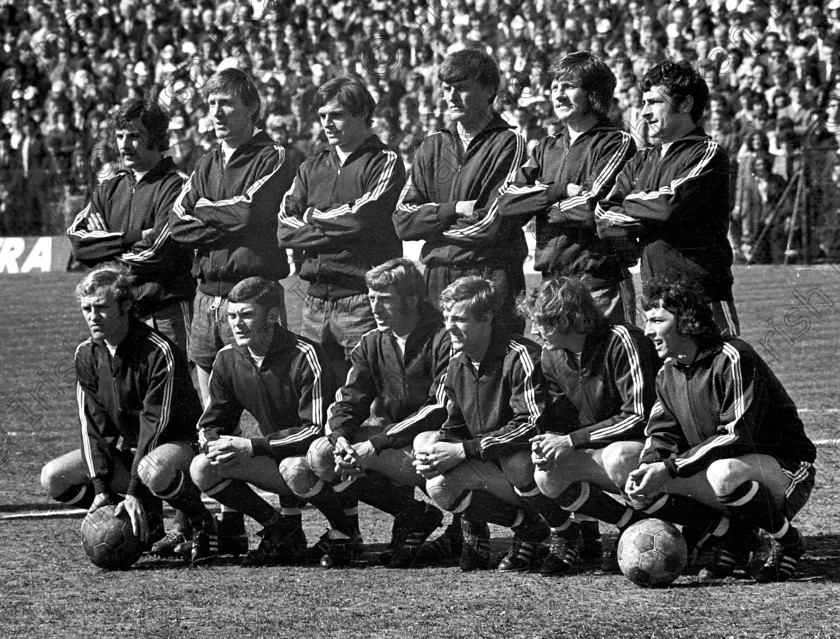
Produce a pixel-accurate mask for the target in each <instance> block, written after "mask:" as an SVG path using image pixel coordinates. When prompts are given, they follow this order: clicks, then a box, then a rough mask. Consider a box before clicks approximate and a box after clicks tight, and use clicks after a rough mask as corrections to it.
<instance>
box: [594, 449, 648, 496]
mask: <svg viewBox="0 0 840 639" xmlns="http://www.w3.org/2000/svg"><path fill="white" fill-rule="evenodd" d="M642 447H643V446H642V444H641V443H639V442H617V443H615V444H610V445H609V446H607V447H606V448H605V449H604V451H603V453H601V461H602V462H603V464H604V471H605V472H606V473H607V475H609V478H610V479H611V480H612V481H613V483H615V485H616V486H620V487H623V486H624V484H625V483H626V482H627V477H629V476H630V473H631V472H633V471H634V470H636V469H637V468H638V467H639V455H640V454H641V452H642Z"/></svg>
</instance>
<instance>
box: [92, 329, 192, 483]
mask: <svg viewBox="0 0 840 639" xmlns="http://www.w3.org/2000/svg"><path fill="white" fill-rule="evenodd" d="M75 364H76V380H77V384H76V399H77V401H78V408H79V418H80V420H81V424H82V455H83V457H84V459H85V462H86V466H87V470H88V473H89V474H90V477H91V479H92V480H93V486H94V489H95V491H96V492H97V493H101V492H107V491H108V490H109V482H110V479H111V477H112V473H113V469H114V466H113V453H112V451H113V450H114V449H119V450H132V449H136V452H135V454H134V462H133V464H132V466H131V479H130V481H129V484H128V491H127V493H128V494H129V495H132V496H135V497H137V496H140V494H141V493H142V492H143V491H144V490H145V489H144V488H143V485H142V483H141V481H140V477H139V476H138V474H137V467H138V464H139V463H140V460H141V459H143V457H145V456H146V454H148V453H149V452H150V451H152V450H154V449H155V448H157V447H158V446H159V445H161V444H165V443H167V442H187V443H191V444H192V443H195V441H196V430H195V425H196V423H197V422H198V418H199V416H200V415H201V402H200V401H199V399H198V395H197V394H196V392H195V389H194V388H193V385H192V380H191V379H190V371H189V365H188V364H187V360H186V359H185V358H184V356H183V355H182V354H181V351H180V350H179V349H178V348H177V347H176V346H175V345H174V344H173V343H172V342H170V341H169V340H168V339H167V338H166V337H164V336H163V335H161V334H160V333H158V332H157V331H155V330H153V329H151V328H149V327H148V326H146V325H145V324H143V323H141V322H139V321H137V320H134V319H132V320H131V326H130V328H129V332H128V335H127V336H126V338H125V339H124V340H123V341H122V342H121V343H120V345H119V346H118V347H117V350H116V353H115V354H114V356H113V357H112V356H111V353H110V352H109V350H108V348H107V346H105V344H100V343H98V342H94V341H93V340H91V339H88V340H86V341H84V342H82V343H81V344H79V346H78V347H77V348H76V355H75Z"/></svg>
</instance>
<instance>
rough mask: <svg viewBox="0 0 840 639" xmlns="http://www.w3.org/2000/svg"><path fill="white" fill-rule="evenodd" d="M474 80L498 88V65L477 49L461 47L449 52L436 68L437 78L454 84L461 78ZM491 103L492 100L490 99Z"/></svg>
mask: <svg viewBox="0 0 840 639" xmlns="http://www.w3.org/2000/svg"><path fill="white" fill-rule="evenodd" d="M470 79H473V80H476V81H477V82H478V83H479V84H480V85H481V86H483V87H488V88H491V89H493V93H494V94H495V93H496V92H497V91H498V90H499V83H500V82H501V75H500V73H499V65H498V64H496V61H495V60H494V59H493V58H491V57H490V56H489V55H487V54H486V53H484V51H481V50H479V49H462V50H461V51H455V52H454V53H450V54H449V55H448V56H446V58H445V59H444V61H443V62H442V63H441V65H440V69H438V80H440V81H441V82H445V83H446V84H454V83H456V82H461V81H463V80H470ZM490 102H491V104H492V102H493V100H492V99H491V100H490Z"/></svg>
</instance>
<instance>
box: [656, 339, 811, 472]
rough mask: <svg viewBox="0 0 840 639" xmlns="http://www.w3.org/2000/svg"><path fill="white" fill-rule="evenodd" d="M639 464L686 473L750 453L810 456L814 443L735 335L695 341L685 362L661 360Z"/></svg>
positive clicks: (798, 459) (790, 405) (794, 457)
mask: <svg viewBox="0 0 840 639" xmlns="http://www.w3.org/2000/svg"><path fill="white" fill-rule="evenodd" d="M645 434H646V435H647V441H646V442H645V447H644V450H643V451H642V455H641V461H642V463H648V464H651V463H654V462H659V461H662V462H665V466H666V467H667V468H668V471H669V473H670V474H671V476H673V477H691V476H692V475H694V474H696V473H698V472H700V471H702V470H703V469H705V468H707V467H708V466H709V464H711V463H712V462H713V461H715V460H717V459H725V458H728V457H738V456H740V455H747V454H750V453H758V454H763V455H770V456H771V457H776V458H782V459H787V460H790V461H794V462H803V461H804V462H810V463H813V462H814V459H815V458H816V448H815V447H814V444H813V443H812V442H811V440H810V439H808V437H807V435H806V434H805V427H804V426H803V424H802V421H801V420H800V419H799V413H798V412H797V410H796V405H795V404H794V403H793V400H792V399H791V398H790V396H789V395H788V394H787V391H785V389H784V387H783V386H782V384H781V382H780V381H779V380H778V378H777V377H776V375H775V374H774V373H773V371H772V370H771V369H770V367H769V366H768V365H767V363H766V362H765V361H764V360H763V359H761V357H760V356H759V355H758V354H757V353H756V352H755V351H754V350H753V348H752V346H750V345H749V344H747V343H746V342H744V341H742V340H740V339H737V338H727V339H725V340H723V341H721V342H718V343H714V344H710V345H705V346H701V348H700V351H699V352H698V353H697V357H696V358H695V359H694V361H693V362H692V363H691V364H689V365H685V366H684V365H682V364H678V363H676V362H675V361H674V360H673V359H668V360H667V361H666V362H665V364H664V365H663V366H662V369H661V370H660V371H659V376H658V377H657V379H656V404H655V405H654V407H653V410H652V411H651V414H650V421H649V422H648V426H647V430H646V433H645Z"/></svg>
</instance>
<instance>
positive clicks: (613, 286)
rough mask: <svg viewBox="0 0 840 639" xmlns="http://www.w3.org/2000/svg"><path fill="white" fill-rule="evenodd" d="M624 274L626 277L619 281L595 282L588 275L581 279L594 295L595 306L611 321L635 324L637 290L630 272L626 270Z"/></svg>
mask: <svg viewBox="0 0 840 639" xmlns="http://www.w3.org/2000/svg"><path fill="white" fill-rule="evenodd" d="M624 275H625V277H624V279H623V280H620V281H618V282H609V283H604V280H595V281H594V282H593V280H592V278H591V277H588V276H586V275H583V276H582V277H581V278H580V281H581V284H583V285H584V286H586V288H587V290H588V291H589V293H590V294H591V295H592V299H593V300H594V301H595V306H597V307H598V309H599V310H600V311H601V312H602V313H603V314H604V315H605V316H606V317H607V319H609V320H610V322H612V323H614V324H616V323H624V324H635V323H636V290H635V287H634V286H633V277H632V276H631V275H630V273H628V272H627V271H626V270H625V271H624ZM596 283H597V284H596Z"/></svg>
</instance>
